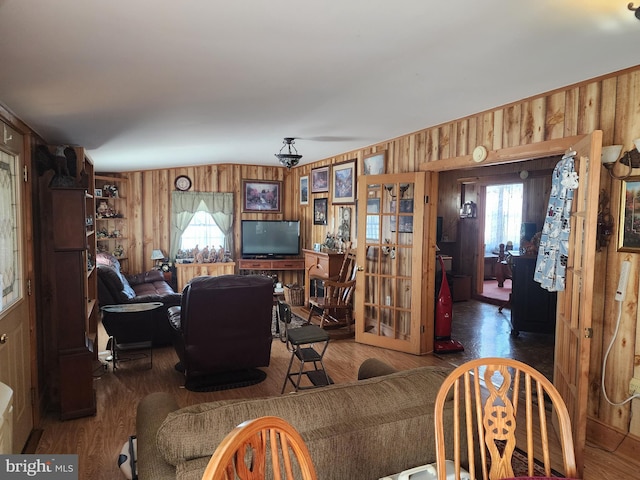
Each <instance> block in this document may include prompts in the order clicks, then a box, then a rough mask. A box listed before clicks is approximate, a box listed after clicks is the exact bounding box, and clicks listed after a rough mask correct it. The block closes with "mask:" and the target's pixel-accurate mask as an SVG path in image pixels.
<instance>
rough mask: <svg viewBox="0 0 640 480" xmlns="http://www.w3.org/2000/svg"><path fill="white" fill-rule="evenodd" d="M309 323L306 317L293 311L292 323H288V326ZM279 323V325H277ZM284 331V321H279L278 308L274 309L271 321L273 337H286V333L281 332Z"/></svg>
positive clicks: (299, 325) (296, 326) (292, 326)
mask: <svg viewBox="0 0 640 480" xmlns="http://www.w3.org/2000/svg"><path fill="white" fill-rule="evenodd" d="M305 323H307V321H306V319H303V318H300V317H298V316H297V315H296V314H295V313H293V312H292V313H291V323H290V324H289V325H287V328H298V327H301V326H302V325H304V324H305ZM276 325H277V327H276ZM283 332H284V323H283V322H279V321H278V317H277V315H276V309H275V308H274V309H273V321H272V322H271V335H272V336H273V338H281V339H282V338H284V335H283V334H282V335H281V333H283Z"/></svg>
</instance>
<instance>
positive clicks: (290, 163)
mask: <svg viewBox="0 0 640 480" xmlns="http://www.w3.org/2000/svg"><path fill="white" fill-rule="evenodd" d="M294 140H295V139H294V138H292V137H285V139H284V140H283V141H282V143H283V144H284V145H282V148H281V149H280V151H279V152H278V153H276V154H275V155H276V158H277V159H278V160H280V163H281V164H282V165H284V166H285V167H287V168H291V167H295V166H296V165H297V164H298V162H299V161H300V159H301V158H302V155H299V154H298V150H296V147H294V146H293V144H294V143H295V142H294ZM285 148H286V149H287V150H285V151H284V152H283V150H284V149H285Z"/></svg>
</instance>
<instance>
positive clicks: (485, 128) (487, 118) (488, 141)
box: [477, 112, 495, 150]
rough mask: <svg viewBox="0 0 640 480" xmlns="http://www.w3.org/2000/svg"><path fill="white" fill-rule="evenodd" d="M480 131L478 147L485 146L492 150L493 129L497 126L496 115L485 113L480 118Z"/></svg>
mask: <svg viewBox="0 0 640 480" xmlns="http://www.w3.org/2000/svg"><path fill="white" fill-rule="evenodd" d="M479 123H480V125H479V127H480V131H479V132H478V137H479V138H478V141H477V144H478V145H483V146H485V147H487V149H489V150H491V146H492V144H493V135H494V134H493V129H494V126H495V122H494V113H493V112H485V113H483V114H482V115H481V116H480V121H479Z"/></svg>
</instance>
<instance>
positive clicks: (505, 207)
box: [484, 183, 523, 255]
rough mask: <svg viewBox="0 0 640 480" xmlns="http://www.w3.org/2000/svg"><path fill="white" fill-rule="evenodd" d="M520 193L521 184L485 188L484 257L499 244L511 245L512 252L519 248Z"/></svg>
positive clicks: (495, 249)
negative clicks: (509, 243) (510, 243)
mask: <svg viewBox="0 0 640 480" xmlns="http://www.w3.org/2000/svg"><path fill="white" fill-rule="evenodd" d="M522 192H523V188H522V183H515V184H508V185H488V186H487V193H486V202H485V205H486V215H485V225H484V244H485V255H490V254H491V253H494V252H496V251H497V250H498V248H499V246H500V244H501V243H504V244H505V246H506V245H507V242H509V241H510V242H512V243H513V248H514V250H516V251H517V250H518V248H519V247H520V225H521V224H522Z"/></svg>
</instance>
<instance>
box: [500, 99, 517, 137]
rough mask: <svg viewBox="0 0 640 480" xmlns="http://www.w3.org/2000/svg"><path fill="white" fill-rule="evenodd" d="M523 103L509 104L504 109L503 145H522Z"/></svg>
mask: <svg viewBox="0 0 640 480" xmlns="http://www.w3.org/2000/svg"><path fill="white" fill-rule="evenodd" d="M521 112H522V104H520V103H519V104H515V105H509V106H507V107H506V108H505V111H504V132H503V134H502V137H503V139H504V143H503V147H515V146H516V145H520V122H521Z"/></svg>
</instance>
